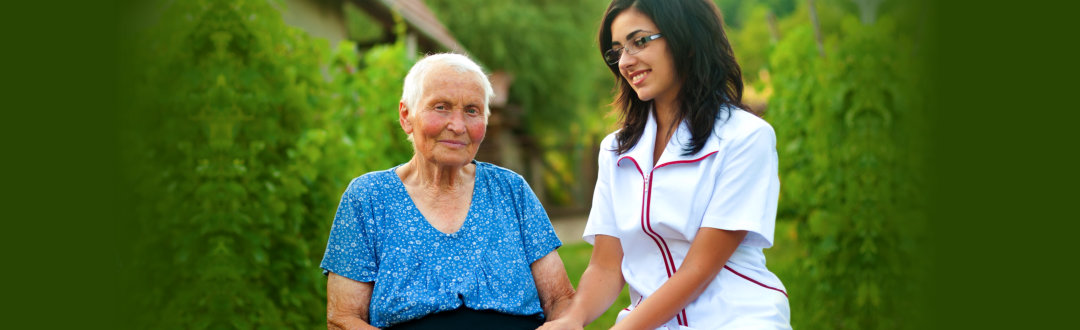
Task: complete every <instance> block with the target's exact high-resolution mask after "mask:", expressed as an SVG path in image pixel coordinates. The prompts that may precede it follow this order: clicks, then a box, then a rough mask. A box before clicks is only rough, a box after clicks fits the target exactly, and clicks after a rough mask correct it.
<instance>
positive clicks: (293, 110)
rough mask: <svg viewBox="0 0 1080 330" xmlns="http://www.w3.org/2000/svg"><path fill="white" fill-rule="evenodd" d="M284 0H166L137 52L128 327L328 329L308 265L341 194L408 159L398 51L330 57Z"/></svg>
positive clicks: (313, 264) (317, 281)
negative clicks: (293, 21)
mask: <svg viewBox="0 0 1080 330" xmlns="http://www.w3.org/2000/svg"><path fill="white" fill-rule="evenodd" d="M282 6H283V4H281V3H280V2H266V1H250V0H235V1H210V0H187V1H174V2H171V3H170V4H169V5H168V6H167V7H165V9H164V11H163V14H162V15H161V18H160V21H159V22H158V23H157V25H155V26H154V27H152V28H150V29H149V30H148V31H146V33H145V34H144V35H143V36H142V38H141V39H140V40H141V41H142V42H140V43H139V44H138V46H136V47H135V48H136V50H137V51H138V52H139V54H137V55H136V56H134V58H135V59H136V61H137V63H134V64H135V67H136V70H134V72H135V74H134V75H133V77H131V79H132V81H131V82H130V86H131V93H130V97H131V98H132V99H133V100H132V101H131V103H130V105H131V107H130V108H129V109H128V110H127V111H126V112H125V118H126V120H125V122H126V125H125V127H126V128H127V130H126V133H125V134H126V135H127V136H128V137H129V138H128V139H127V140H128V141H129V145H127V146H126V148H125V155H126V156H127V157H128V158H127V159H128V164H131V170H130V171H129V174H130V178H129V179H130V180H131V181H132V182H133V183H134V185H135V187H136V189H135V191H134V196H133V197H132V198H133V200H134V201H135V204H134V205H135V210H134V212H135V215H136V217H137V219H138V221H137V222H136V224H135V225H136V227H137V228H135V229H134V230H133V231H134V232H135V233H137V235H138V241H137V246H136V247H137V252H135V253H134V254H133V255H132V256H131V257H132V258H131V259H130V260H128V263H127V264H126V265H125V268H126V271H127V273H128V274H132V275H130V276H132V277H133V278H137V279H138V280H137V281H135V282H133V283H132V286H133V287H134V288H133V289H132V291H133V292H134V294H133V295H132V296H131V297H130V298H131V299H133V300H134V303H135V304H136V305H137V306H140V308H141V309H142V312H141V313H137V315H135V319H134V320H133V325H134V327H136V328H245V329H246V328H262V327H269V328H314V327H323V326H325V316H324V315H325V279H324V278H323V276H322V275H321V274H320V272H319V269H318V262H319V260H320V259H321V256H322V252H323V250H324V248H325V244H326V235H327V234H328V232H329V226H330V223H331V220H332V219H333V212H334V209H335V208H336V206H337V202H338V198H339V197H340V194H341V191H343V189H344V187H345V185H346V184H347V183H348V181H349V180H350V179H351V178H352V177H355V176H357V175H360V174H362V173H364V172H367V171H370V170H374V169H382V168H386V167H389V166H390V165H392V164H396V163H399V162H403V161H405V160H407V158H408V156H409V155H410V154H411V147H410V146H409V145H408V143H407V142H402V141H401V140H404V139H402V138H398V137H395V134H396V133H395V132H398V131H399V130H398V129H397V128H396V120H395V119H396V111H395V109H396V108H397V107H396V104H397V97H396V95H400V86H401V82H402V80H403V77H404V74H405V72H406V70H407V68H408V67H409V66H410V65H411V62H410V61H409V60H408V59H407V58H408V57H407V56H406V55H407V54H405V51H404V46H403V45H402V44H394V45H387V46H380V47H376V48H375V49H372V50H371V51H369V52H367V53H366V54H365V55H364V57H363V59H360V58H357V55H356V54H355V51H354V50H353V49H354V47H355V46H354V45H351V44H348V43H345V44H343V45H341V46H339V47H338V48H337V50H336V51H334V52H331V51H330V48H329V45H327V43H326V41H325V40H320V39H313V38H311V37H309V36H307V35H306V34H305V33H303V32H302V31H300V30H298V29H295V28H292V27H289V26H287V25H285V24H284V23H283V22H282V20H281V17H280V12H279V8H281V7H282ZM399 31H400V28H399Z"/></svg>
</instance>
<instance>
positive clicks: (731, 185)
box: [545, 0, 791, 329]
mask: <svg viewBox="0 0 1080 330" xmlns="http://www.w3.org/2000/svg"><path fill="white" fill-rule="evenodd" d="M599 41H600V48H601V52H602V53H603V55H604V60H605V61H606V62H607V64H608V66H609V68H610V69H611V72H612V73H614V74H615V77H616V80H618V86H619V87H618V97H617V99H616V100H615V102H614V105H615V106H616V107H617V109H618V110H619V111H620V112H621V118H620V124H621V126H622V128H621V129H620V130H618V131H616V132H615V133H612V134H611V135H608V136H607V137H606V138H605V139H604V140H603V142H602V143H601V151H600V156H599V166H600V168H599V177H598V179H597V183H596V191H595V193H594V196H593V207H592V210H591V212H590V214H589V222H588V225H587V226H586V228H585V232H584V234H583V236H584V239H585V240H586V241H588V242H589V243H591V244H593V245H594V249H593V255H592V259H591V260H590V262H589V266H588V268H587V269H586V270H585V273H584V274H583V275H582V277H581V281H580V284H579V286H578V290H579V291H578V293H577V294H576V296H575V297H574V298H573V301H572V303H571V307H570V308H568V309H567V310H568V311H569V312H567V314H564V315H563V317H561V318H559V319H557V320H554V321H552V322H550V323H548V324H546V325H545V328H549V329H554V328H581V327H582V326H584V325H585V324H588V323H590V322H592V321H593V320H595V319H596V318H597V317H598V316H599V315H600V314H602V313H603V312H604V311H605V310H607V308H608V307H609V306H610V305H611V304H612V303H613V302H614V301H615V298H617V297H618V295H619V292H620V291H621V290H622V288H623V286H624V285H629V288H630V300H631V302H630V306H627V307H626V309H624V310H623V311H622V312H621V313H620V314H619V316H618V321H617V323H616V324H615V327H614V328H617V329H653V328H665V327H666V328H669V329H721V328H724V329H784V328H790V327H791V326H790V321H789V318H790V316H789V314H790V312H789V309H788V300H787V292H786V290H785V289H784V286H783V284H782V283H781V282H780V280H779V279H778V278H777V277H776V276H775V275H773V274H772V273H771V272H770V271H769V270H768V269H767V268H766V267H765V255H764V254H763V253H762V249H763V248H768V247H770V246H772V244H773V227H774V225H775V216H776V203H777V198H778V195H779V189H780V182H779V179H778V176H777V154H776V137H775V134H774V132H773V129H772V127H771V126H769V124H768V123H766V122H765V121H764V120H762V119H761V118H758V117H757V116H755V115H754V114H752V113H750V112H748V111H746V110H745V107H744V106H742V104H741V99H742V90H743V85H742V76H741V72H740V70H739V65H738V64H737V63H736V62H735V58H734V55H733V53H732V50H731V46H730V45H729V43H728V40H727V37H726V36H725V34H724V30H723V24H722V21H721V18H720V14H719V10H718V9H717V8H716V6H715V4H713V3H712V1H709V0H614V1H612V2H611V4H610V5H609V6H608V9H607V12H606V13H605V14H604V18H603V23H602V24H601V28H600V35H599Z"/></svg>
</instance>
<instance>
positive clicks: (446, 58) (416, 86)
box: [401, 53, 495, 124]
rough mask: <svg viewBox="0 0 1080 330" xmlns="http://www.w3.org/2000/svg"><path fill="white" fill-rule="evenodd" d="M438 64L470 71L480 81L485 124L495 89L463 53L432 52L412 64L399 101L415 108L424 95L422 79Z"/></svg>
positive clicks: (455, 69) (481, 71)
mask: <svg viewBox="0 0 1080 330" xmlns="http://www.w3.org/2000/svg"><path fill="white" fill-rule="evenodd" d="M440 65H445V66H448V67H450V68H452V69H454V71H457V72H460V73H471V74H472V75H473V76H475V77H476V80H478V81H479V82H480V85H481V86H483V88H484V124H487V121H488V117H491V109H490V107H489V106H488V104H489V103H491V100H492V99H493V98H494V97H495V90H494V89H492V88H491V81H489V80H488V77H487V75H486V74H484V70H483V69H481V68H480V65H478V64H476V62H473V60H471V59H469V58H468V57H466V56H465V55H461V54H452V53H441V54H432V55H428V56H425V57H424V58H423V59H420V61H417V62H416V64H413V66H412V69H409V74H407V75H405V86H404V88H402V92H401V102H402V103H405V106H406V107H408V108H409V109H416V107H417V106H418V103H419V102H420V98H421V97H422V96H423V95H424V79H425V78H426V77H427V74H428V73H430V72H431V70H432V69H433V68H436V67H439V66H440Z"/></svg>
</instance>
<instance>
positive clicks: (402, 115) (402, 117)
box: [398, 102, 413, 134]
mask: <svg viewBox="0 0 1080 330" xmlns="http://www.w3.org/2000/svg"><path fill="white" fill-rule="evenodd" d="M398 122H400V123H401V129H403V130H405V134H412V131H413V127H412V123H411V122H409V107H407V106H405V102H398Z"/></svg>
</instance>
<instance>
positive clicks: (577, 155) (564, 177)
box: [427, 0, 615, 205]
mask: <svg viewBox="0 0 1080 330" xmlns="http://www.w3.org/2000/svg"><path fill="white" fill-rule="evenodd" d="M427 3H428V5H429V6H431V7H432V10H433V11H434V12H435V13H436V14H437V16H438V17H439V19H440V20H441V21H442V22H443V23H444V24H445V25H446V27H447V28H448V29H449V30H450V31H453V33H454V36H455V37H456V38H457V39H458V41H459V42H461V43H462V45H464V46H465V48H466V49H467V50H468V51H469V53H470V55H471V56H473V57H474V58H475V59H477V60H478V62H480V63H483V65H485V66H486V67H487V69H488V70H490V71H500V70H502V71H506V72H509V73H511V74H513V75H514V81H513V84H512V85H511V87H510V91H509V94H510V95H509V97H510V98H509V99H510V100H511V102H512V103H513V104H515V105H517V106H519V108H514V109H520V110H519V111H520V112H511V113H506V114H503V115H505V116H506V117H507V118H511V119H512V120H513V121H517V122H519V123H520V124H521V126H520V127H518V128H517V129H516V131H515V132H514V133H515V134H516V136H518V138H519V139H520V141H516V142H518V143H520V145H522V146H523V147H524V148H526V149H525V150H523V152H524V153H526V154H530V155H539V157H542V158H543V160H541V161H542V162H543V163H545V164H546V165H545V169H547V170H548V171H546V174H547V177H546V178H545V180H544V181H543V182H530V184H532V185H546V186H547V189H544V191H546V193H547V195H546V196H541V198H543V199H544V200H545V201H546V202H551V203H554V204H557V205H568V204H573V203H579V204H578V205H581V204H580V203H582V202H581V201H584V200H586V199H587V198H588V197H587V196H588V194H591V191H588V192H584V191H580V188H579V187H577V186H576V185H570V184H568V183H572V182H575V180H574V179H573V178H579V177H581V174H580V173H579V172H580V171H579V170H580V166H578V165H577V164H580V163H581V159H582V158H583V157H593V156H594V155H595V151H594V150H591V148H589V147H586V146H588V144H589V143H595V142H598V141H599V140H600V138H602V137H603V136H604V135H606V134H607V133H609V132H610V131H611V130H612V128H613V127H612V124H613V123H614V120H615V117H614V116H610V117H608V116H606V115H607V114H608V112H609V110H610V108H609V107H607V106H606V104H607V103H608V102H610V101H611V99H612V94H611V93H610V91H612V88H613V86H614V80H613V78H612V76H611V73H609V72H608V71H607V67H606V66H605V65H604V63H603V61H602V60H601V57H600V52H599V48H597V45H596V33H597V31H598V29H599V21H600V18H601V15H602V14H603V12H604V8H606V6H607V2H606V1H595V0H592V1H578V0H544V1H487V0H433V1H427ZM511 111H514V110H512V109H511ZM594 140H595V141H594ZM525 170H526V171H527V170H529V169H525ZM537 170H538V169H537ZM522 174H523V175H525V176H526V177H530V176H529V173H522ZM549 205H550V203H549Z"/></svg>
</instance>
